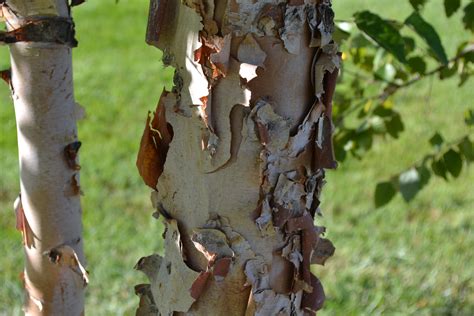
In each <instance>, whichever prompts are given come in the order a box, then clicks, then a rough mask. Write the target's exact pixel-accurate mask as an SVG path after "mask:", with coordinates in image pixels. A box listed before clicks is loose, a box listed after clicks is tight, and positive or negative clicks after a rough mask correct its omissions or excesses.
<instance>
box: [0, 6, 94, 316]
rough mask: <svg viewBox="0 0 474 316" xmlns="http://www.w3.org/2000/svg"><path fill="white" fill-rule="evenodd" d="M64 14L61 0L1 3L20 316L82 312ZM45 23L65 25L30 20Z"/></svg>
mask: <svg viewBox="0 0 474 316" xmlns="http://www.w3.org/2000/svg"><path fill="white" fill-rule="evenodd" d="M69 11H70V9H69V4H68V2H67V1H66V0H35V1H31V0H28V1H27V0H7V1H6V2H5V3H4V4H3V5H2V12H3V16H4V18H5V20H6V24H7V30H8V34H7V36H6V38H9V40H8V43H9V47H10V53H11V67H12V69H11V76H12V77H11V88H12V98H13V101H14V106H15V115H16V122H17V130H18V148H19V160H20V180H21V181H20V183H21V194H20V196H19V198H18V199H17V201H16V202H15V209H16V213H17V228H18V229H20V230H21V231H22V233H23V237H24V251H25V270H24V284H25V289H26V292H27V293H26V294H27V295H26V302H25V313H26V314H27V315H81V314H83V312H84V288H85V286H86V284H87V282H88V279H87V272H86V271H85V270H84V268H83V265H84V264H85V258H84V253H83V240H82V224H81V214H82V211H81V205H80V193H81V190H80V184H79V169H80V167H79V165H78V161H77V159H78V158H77V150H78V149H79V147H80V143H78V138H77V127H76V115H77V114H78V113H77V112H78V108H77V105H76V103H75V101H74V92H73V79H72V56H71V46H74V45H73V43H72V42H67V43H66V42H64V43H63V42H62V41H63V40H65V39H66V40H67V37H68V36H69V35H70V36H73V34H72V35H71V34H69V35H67V34H68V32H70V31H71V30H73V25H72V20H69ZM51 20H53V22H52V24H54V26H52V28H56V27H58V25H64V27H65V28H66V29H62V28H61V27H62V26H59V28H58V29H57V30H56V31H54V30H51V28H50V29H41V31H39V32H36V31H38V30H39V29H38V25H39V26H45V27H46V28H48V27H50V26H51V25H52V24H51V23H50V21H51ZM56 22H57V23H56ZM35 30H36V31H35ZM35 32H36V33H35ZM59 33H62V35H58V34H59ZM64 34H66V35H64ZM63 35H64V36H63ZM70 39H71V40H72V37H71V38H70ZM54 41H56V42H54Z"/></svg>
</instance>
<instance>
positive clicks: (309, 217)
mask: <svg viewBox="0 0 474 316" xmlns="http://www.w3.org/2000/svg"><path fill="white" fill-rule="evenodd" d="M333 18H334V13H333V11H332V9H331V2H330V1H329V0H319V1H318V0H299V1H293V0H289V1H286V0H262V1H253V0H229V1H217V0H216V1H214V0H198V1H186V0H151V4H150V14H149V24H148V29H147V39H146V41H147V43H149V44H151V45H154V46H156V47H157V48H159V49H160V50H162V51H163V62H164V63H165V65H172V66H174V67H175V69H176V70H175V76H174V84H175V86H174V88H173V90H172V91H169V92H168V91H165V92H163V93H162V95H161V98H160V101H159V104H158V108H157V110H156V113H157V114H156V116H155V117H165V118H166V119H165V120H163V121H161V124H160V125H158V126H157V127H155V129H156V130H160V129H161V130H165V131H166V130H168V128H166V127H167V126H171V127H172V128H171V130H172V131H173V137H172V140H171V141H170V142H168V141H167V140H170V138H169V137H167V136H166V134H165V135H163V136H162V138H161V139H159V140H158V141H155V142H154V143H152V142H146V143H144V142H143V138H142V148H141V150H140V155H139V158H138V160H137V166H138V169H139V170H140V174H141V176H142V177H143V178H144V180H145V182H146V183H147V184H149V183H150V181H148V180H147V179H150V178H151V179H153V181H152V184H155V183H157V184H156V185H152V186H151V187H152V189H153V192H152V202H153V204H154V206H155V208H156V209H158V212H159V213H160V214H166V216H165V218H164V222H165V224H166V226H167V231H166V234H165V236H164V238H165V256H164V257H160V256H158V255H153V256H154V257H153V258H158V259H156V260H154V261H153V262H152V263H151V262H150V263H149V264H146V265H145V264H144V262H149V260H148V261H147V260H145V259H146V258H150V257H146V258H142V259H141V260H140V261H139V264H137V269H138V270H142V271H143V272H145V274H147V275H148V277H149V278H150V286H149V287H143V286H142V287H140V288H141V289H146V291H145V290H142V291H140V292H139V295H140V297H141V302H140V306H139V308H138V309H137V315H145V314H147V313H148V314H147V315H149V314H153V315H158V314H162V315H169V314H171V313H173V312H180V313H184V314H190V315H314V314H315V313H316V311H317V310H319V309H320V308H322V306H323V303H324V298H325V295H324V290H323V287H322V285H321V283H320V281H319V280H318V278H317V277H316V276H315V275H313V274H312V272H311V270H310V265H311V264H312V263H318V264H324V262H325V261H326V259H327V258H328V257H329V256H331V255H332V254H333V253H334V247H333V245H332V244H331V242H330V241H329V240H327V239H324V238H321V237H320V236H321V235H322V234H324V232H325V228H324V227H320V226H316V225H315V224H314V220H315V219H316V218H315V215H316V214H321V210H320V208H319V206H320V201H319V197H320V194H321V190H322V187H323V184H324V174H325V171H324V169H332V168H335V167H336V166H337V163H336V161H335V159H334V155H333V151H332V139H331V138H332V129H333V127H332V120H331V108H332V95H333V92H334V88H335V84H336V79H337V74H338V71H339V68H340V62H341V58H340V54H339V53H338V47H337V45H336V43H334V42H333V40H332V32H333V29H334V24H333ZM163 112H165V113H166V115H163V114H160V113H163ZM165 128H166V129H165ZM149 133H150V130H149V121H148V122H147V125H146V128H145V132H144V137H145V138H146V137H147V135H148V134H149ZM163 143H165V144H166V146H162V145H161V144H163ZM153 144H154V145H153ZM150 146H151V147H150ZM147 148H151V149H152V150H147ZM145 150H146V152H153V153H154V154H153V155H147V158H148V159H147V160H146V161H145V160H144V159H142V157H143V152H144V151H145ZM165 158H166V159H165ZM145 162H146V164H145ZM157 214H158V213H157ZM144 292H146V293H144ZM149 297H153V300H151V299H144V298H149ZM167 298H173V299H167ZM146 302H148V303H149V304H148V305H146V304H145V303H146Z"/></svg>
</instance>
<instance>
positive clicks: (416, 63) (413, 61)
mask: <svg viewBox="0 0 474 316" xmlns="http://www.w3.org/2000/svg"><path fill="white" fill-rule="evenodd" d="M407 62H408V66H409V67H410V70H411V72H412V73H418V74H420V75H422V74H424V73H425V72H426V63H425V60H424V59H423V58H421V57H419V56H415V57H411V58H409V59H408V60H407Z"/></svg>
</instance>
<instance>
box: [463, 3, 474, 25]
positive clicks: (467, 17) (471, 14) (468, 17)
mask: <svg viewBox="0 0 474 316" xmlns="http://www.w3.org/2000/svg"><path fill="white" fill-rule="evenodd" d="M462 22H463V23H464V28H465V29H466V30H470V31H471V32H474V2H471V3H469V4H468V5H467V6H465V7H464V17H463V18H462Z"/></svg>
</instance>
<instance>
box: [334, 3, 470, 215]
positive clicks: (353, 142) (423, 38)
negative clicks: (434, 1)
mask: <svg viewBox="0 0 474 316" xmlns="http://www.w3.org/2000/svg"><path fill="white" fill-rule="evenodd" d="M408 1H409V2H410V4H411V6H412V8H413V11H412V12H411V13H410V14H409V15H408V16H407V18H406V19H404V20H400V21H399V20H393V19H386V18H383V17H381V16H379V15H378V14H376V13H373V12H370V11H361V12H357V13H355V14H354V16H353V18H354V19H353V20H351V21H341V22H339V23H337V25H336V31H335V36H334V37H335V40H336V41H338V42H340V43H342V48H343V59H344V61H345V65H344V67H343V69H342V70H341V82H340V83H339V88H338V90H337V92H336V95H335V97H334V111H333V113H334V124H335V136H334V143H335V154H336V158H337V160H338V161H344V160H345V159H347V157H350V156H351V157H355V158H357V159H361V158H363V156H364V155H365V154H366V153H368V152H369V151H370V150H371V148H372V146H373V144H374V141H375V140H376V139H377V138H381V139H382V140H384V139H387V138H393V139H397V138H398V137H399V136H400V134H401V133H403V132H404V131H405V124H404V119H403V117H402V115H401V114H400V113H399V112H398V111H397V110H396V105H395V104H394V102H395V101H394V96H395V95H397V93H399V92H400V91H402V90H404V89H405V88H407V87H410V86H412V85H415V84H417V83H418V82H420V81H423V80H425V79H427V78H430V77H433V76H438V77H439V79H440V80H446V79H448V78H457V80H458V86H459V87H461V86H464V85H465V84H466V83H467V82H468V81H469V79H470V77H471V76H472V74H473V72H474V67H473V63H474V42H462V43H458V46H457V51H456V53H455V54H454V55H453V56H448V54H447V53H446V50H445V48H444V46H443V43H442V40H441V37H440V36H439V34H438V31H437V30H436V28H435V27H434V26H433V25H432V24H431V23H430V22H429V21H428V20H426V19H425V18H424V17H423V12H422V10H423V8H424V6H425V5H426V3H427V2H428V0H408ZM443 5H444V14H445V15H446V17H448V18H450V17H452V16H453V15H455V14H456V13H459V14H456V16H458V17H460V18H461V20H462V23H463V26H464V28H465V29H466V31H467V32H471V33H474V24H473V21H474V2H470V3H469V4H467V5H465V6H464V7H462V3H461V0H444V4H443ZM473 113H474V110H472V109H471V110H468V111H467V112H466V118H465V122H464V123H465V124H466V127H467V128H466V130H467V133H466V134H464V135H460V137H459V138H458V139H457V140H455V141H450V142H448V141H446V140H445V138H444V137H443V136H442V135H441V133H440V132H439V131H436V132H435V133H434V135H433V136H432V137H431V139H430V140H429V142H430V144H431V150H430V152H428V153H425V154H424V155H423V156H422V157H420V160H419V161H418V162H414V163H413V164H412V165H411V166H409V167H407V168H405V169H404V170H402V171H401V172H400V173H398V174H395V175H392V176H391V177H390V179H388V180H384V181H381V182H380V183H378V184H377V185H376V188H375V193H374V203H375V206H376V207H380V206H383V205H385V204H387V203H389V202H390V201H391V200H392V198H393V197H394V196H395V195H396V194H397V193H400V194H401V196H402V197H403V199H404V200H405V201H407V202H408V201H411V200H412V199H413V198H414V197H415V196H416V195H417V194H418V192H419V191H420V190H421V189H422V188H423V187H425V186H426V185H427V184H428V183H429V180H430V178H431V177H432V176H435V177H440V178H442V179H444V180H446V181H449V180H450V179H452V178H457V177H458V176H459V175H460V174H461V172H462V170H463V166H464V165H465V164H468V163H470V162H472V161H473V156H474V155H473V153H474V149H473V138H474V137H473V136H474V134H473V130H474V129H473V127H472V126H473V124H474V114H473Z"/></svg>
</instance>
